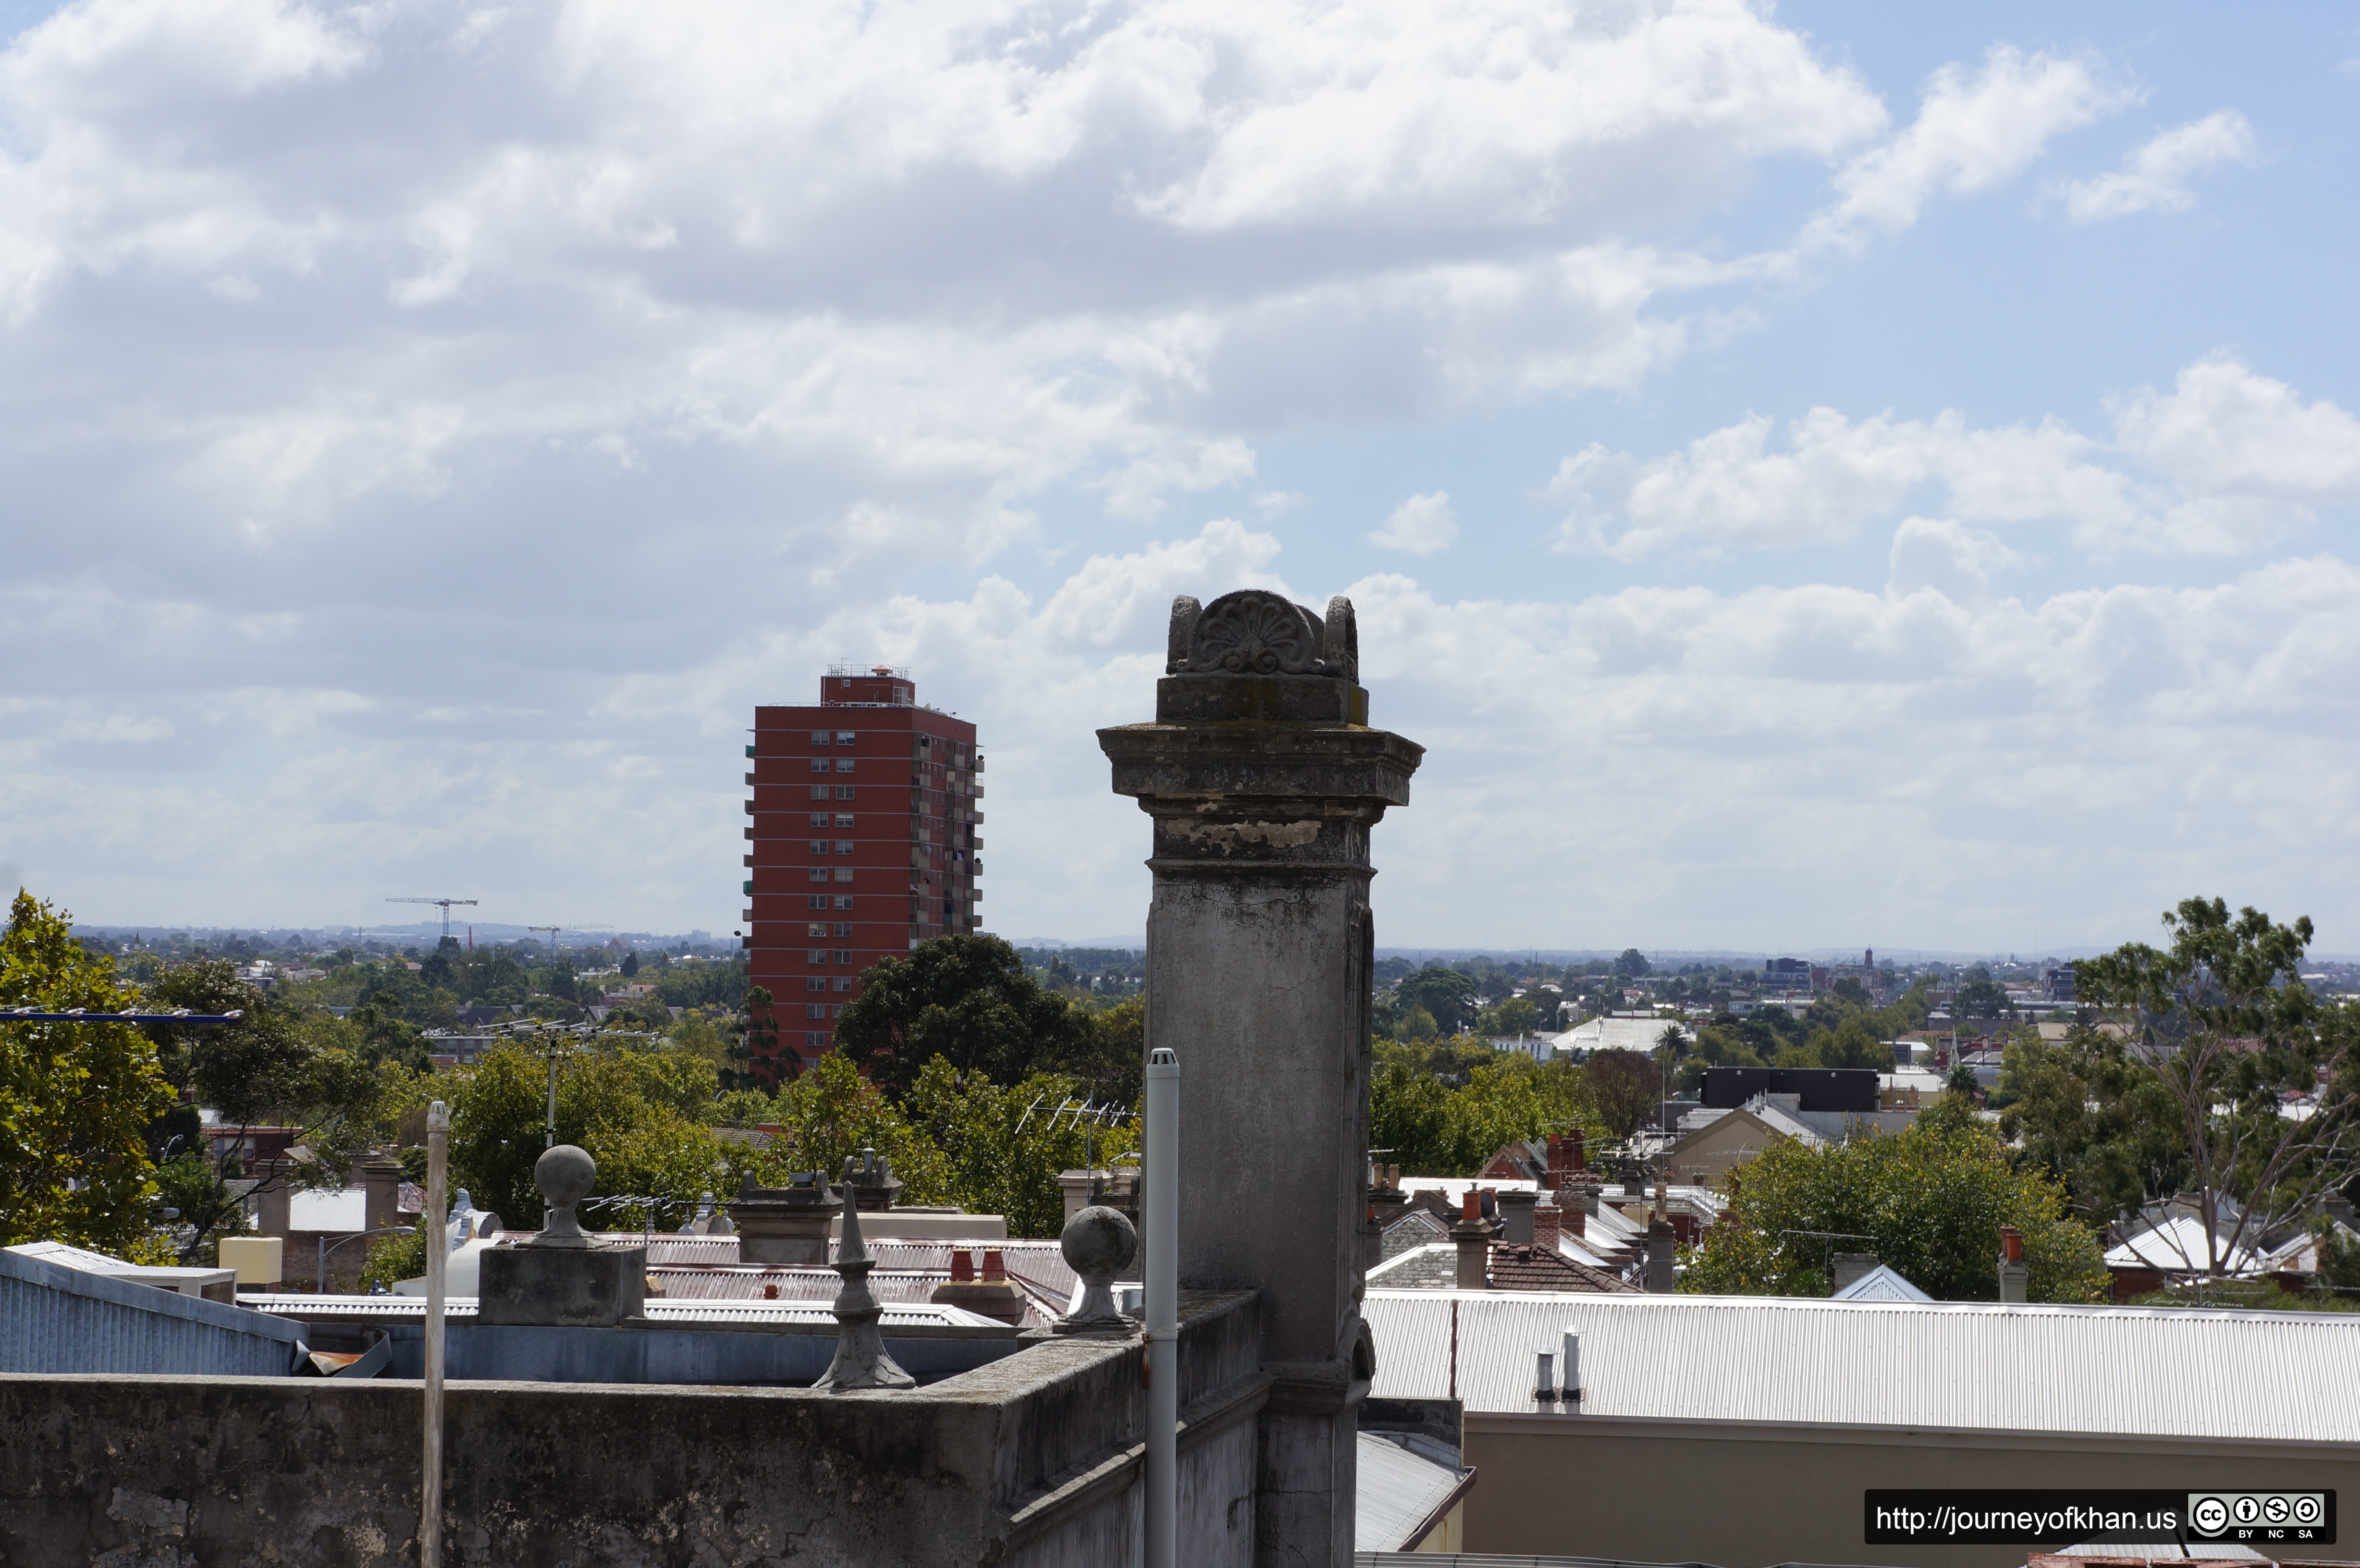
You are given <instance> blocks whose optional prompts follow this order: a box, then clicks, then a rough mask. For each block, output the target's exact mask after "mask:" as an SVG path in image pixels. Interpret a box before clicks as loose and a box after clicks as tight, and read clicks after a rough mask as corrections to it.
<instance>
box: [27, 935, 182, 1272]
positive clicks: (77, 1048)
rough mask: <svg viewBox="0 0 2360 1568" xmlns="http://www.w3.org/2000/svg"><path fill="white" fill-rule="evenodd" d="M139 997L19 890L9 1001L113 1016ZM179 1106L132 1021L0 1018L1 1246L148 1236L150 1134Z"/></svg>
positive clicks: (109, 1245)
mask: <svg viewBox="0 0 2360 1568" xmlns="http://www.w3.org/2000/svg"><path fill="white" fill-rule="evenodd" d="M130 1000H131V998H130V996H128V995H127V994H126V992H125V991H124V989H123V988H122V986H121V985H120V983H119V982H118V981H117V980H116V978H115V968H114V964H113V963H112V962H111V961H110V960H108V959H106V958H104V957H97V956H93V954H92V953H89V952H88V951H87V950H86V949H84V948H83V947H82V945H81V944H80V943H78V942H75V941H74V940H73V937H72V933H71V922H70V920H69V918H68V917H67V916H65V915H63V914H61V913H59V912H57V911H56V910H53V909H51V908H50V907H49V905H48V904H46V903H43V902H41V901H40V900H38V899H37V898H33V897H32V895H30V894H29V893H27V892H24V891H23V890H21V889H20V890H19V891H18V892H17V894H16V899H15V900H14V902H13V903H12V904H11V906H10V908H9V911H8V925H7V929H6V931H5V932H0V1006H9V1007H27V1006H39V1007H49V1008H56V1009H60V1010H62V1009H65V1008H70V1007H85V1008H88V1009H90V1010H92V1011H93V1012H99V1011H104V1012H113V1011H118V1010H120V1009H121V1008H122V1007H124V1005H125V1004H126V1003H127V1002H129V1001H130ZM171 1105H172V1093H171V1088H170V1085H169V1083H167V1082H166V1080H165V1077H164V1074H163V1073H162V1072H161V1071H160V1070H159V1069H158V1065H157V1062H156V1048H155V1046H154V1044H153V1042H151V1041H150V1040H147V1037H146V1036H144V1035H142V1034H141V1033H140V1032H139V1030H138V1029H135V1028H132V1027H131V1026H129V1025H126V1024H12V1023H5V1022H0V1246H8V1245H14V1244H16V1243H18V1242H25V1241H62V1242H67V1243H70V1244H71V1245H73V1246H76V1247H93V1248H95V1249H97V1250H100V1251H108V1250H112V1249H115V1248H117V1247H127V1246H131V1245H135V1244H137V1243H138V1242H140V1241H142V1240H143V1239H144V1238H145V1237H147V1235H148V1234H149V1232H150V1230H151V1227H152V1225H153V1203H152V1200H153V1198H154V1195H155V1192H156V1183H155V1161H154V1160H153V1158H152V1156H151V1155H150V1153H149V1150H148V1147H147V1128H148V1127H150V1126H151V1125H152V1124H154V1123H156V1122H158V1120H160V1119H161V1118H162V1117H163V1116H164V1115H165V1113H166V1112H167V1111H168V1110H169V1109H170V1107H171Z"/></svg>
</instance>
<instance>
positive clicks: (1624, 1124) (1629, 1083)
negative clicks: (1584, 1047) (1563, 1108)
mask: <svg viewBox="0 0 2360 1568" xmlns="http://www.w3.org/2000/svg"><path fill="white" fill-rule="evenodd" d="M1582 1072H1583V1073H1584V1075H1585V1076H1586V1077H1587V1078H1588V1079H1589V1081H1590V1102H1591V1104H1593V1105H1596V1106H1597V1107H1598V1117H1599V1120H1600V1122H1601V1124H1602V1125H1603V1126H1604V1127H1605V1128H1606V1131H1607V1132H1608V1133H1609V1134H1610V1135H1612V1137H1613V1138H1615V1139H1616V1140H1617V1141H1620V1140H1621V1139H1622V1138H1629V1137H1630V1136H1631V1135H1632V1134H1633V1133H1634V1132H1636V1131H1638V1130H1639V1128H1640V1127H1643V1126H1644V1125H1645V1124H1646V1123H1648V1122H1649V1121H1651V1120H1652V1119H1653V1118H1654V1117H1655V1107H1656V1106H1657V1105H1659V1104H1660V1103H1661V1102H1662V1100H1663V1098H1664V1071H1663V1068H1662V1067H1661V1066H1659V1065H1658V1064H1657V1063H1656V1062H1655V1059H1654V1058H1653V1057H1649V1056H1644V1055H1642V1054H1641V1053H1640V1052H1638V1051H1591V1052H1590V1061H1589V1062H1587V1063H1585V1064H1584V1066H1583V1068H1582Z"/></svg>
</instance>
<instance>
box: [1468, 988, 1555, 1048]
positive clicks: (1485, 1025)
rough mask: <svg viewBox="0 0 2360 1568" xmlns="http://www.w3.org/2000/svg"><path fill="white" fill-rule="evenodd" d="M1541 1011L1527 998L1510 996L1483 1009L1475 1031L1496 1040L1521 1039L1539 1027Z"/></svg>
mask: <svg viewBox="0 0 2360 1568" xmlns="http://www.w3.org/2000/svg"><path fill="white" fill-rule="evenodd" d="M1540 1017H1541V1011H1540V1009H1539V1008H1538V1007H1535V1006H1534V1005H1533V1001H1532V998H1531V997H1529V996H1511V997H1509V998H1508V999H1507V1000H1506V1001H1504V1002H1494V1003H1493V1004H1492V1005H1491V1006H1490V1007H1486V1008H1484V1009H1483V1012H1482V1016H1481V1018H1480V1019H1479V1020H1478V1021H1477V1023H1476V1026H1475V1028H1476V1031H1477V1032H1478V1033H1480V1034H1486V1035H1491V1036H1492V1037H1494V1038H1497V1039H1502V1040H1504V1039H1508V1038H1510V1037H1513V1038H1516V1039H1519V1040H1521V1039H1523V1038H1524V1036H1525V1035H1528V1034H1531V1033H1532V1032H1533V1031H1534V1030H1535V1029H1537V1028H1538V1027H1539V1026H1540Z"/></svg>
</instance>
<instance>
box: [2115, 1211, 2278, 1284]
mask: <svg viewBox="0 0 2360 1568" xmlns="http://www.w3.org/2000/svg"><path fill="white" fill-rule="evenodd" d="M2220 1246H2221V1252H2222V1258H2221V1267H2222V1268H2223V1269H2226V1270H2227V1271H2229V1272H2230V1273H2233V1274H2242V1273H2245V1272H2246V1271H2248V1270H2250V1269H2253V1268H2254V1267H2256V1264H2258V1263H2259V1261H2260V1259H2259V1258H2257V1257H2256V1255H2255V1254H2254V1253H2253V1252H2252V1251H2251V1250H2250V1249H2249V1248H2246V1247H2230V1246H2228V1245H2227V1238H2226V1237H2223V1239H2222V1242H2221V1244H2220ZM2211 1262H2212V1247H2209V1246H2207V1245H2206V1241H2205V1236H2204V1222H2203V1221H2202V1220H2201V1219H2199V1218H2197V1217H2196V1216H2195V1215H2193V1214H2170V1215H2168V1216H2165V1217H2164V1219H2163V1221H2162V1223H2161V1224H2159V1225H2150V1226H2148V1227H2147V1229H2145V1230H2142V1231H2140V1232H2139V1233H2138V1234H2137V1235H2136V1236H2132V1237H2131V1238H2130V1239H2129V1240H2128V1241H2125V1242H2124V1243H2122V1244H2121V1245H2120V1246H2117V1247H2108V1248H2107V1249H2106V1266H2107V1267H2108V1268H2110V1269H2163V1270H2164V1271H2165V1272H2167V1273H2174V1272H2185V1271H2187V1270H2190V1269H2198V1270H2201V1269H2206V1268H2209V1267H2210V1266H2211Z"/></svg>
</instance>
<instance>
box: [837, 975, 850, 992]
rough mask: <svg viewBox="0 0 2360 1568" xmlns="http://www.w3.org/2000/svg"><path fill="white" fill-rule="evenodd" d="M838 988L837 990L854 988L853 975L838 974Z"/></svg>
mask: <svg viewBox="0 0 2360 1568" xmlns="http://www.w3.org/2000/svg"><path fill="white" fill-rule="evenodd" d="M836 989H837V990H839V991H849V990H851V989H852V976H851V975H837V976H836Z"/></svg>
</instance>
